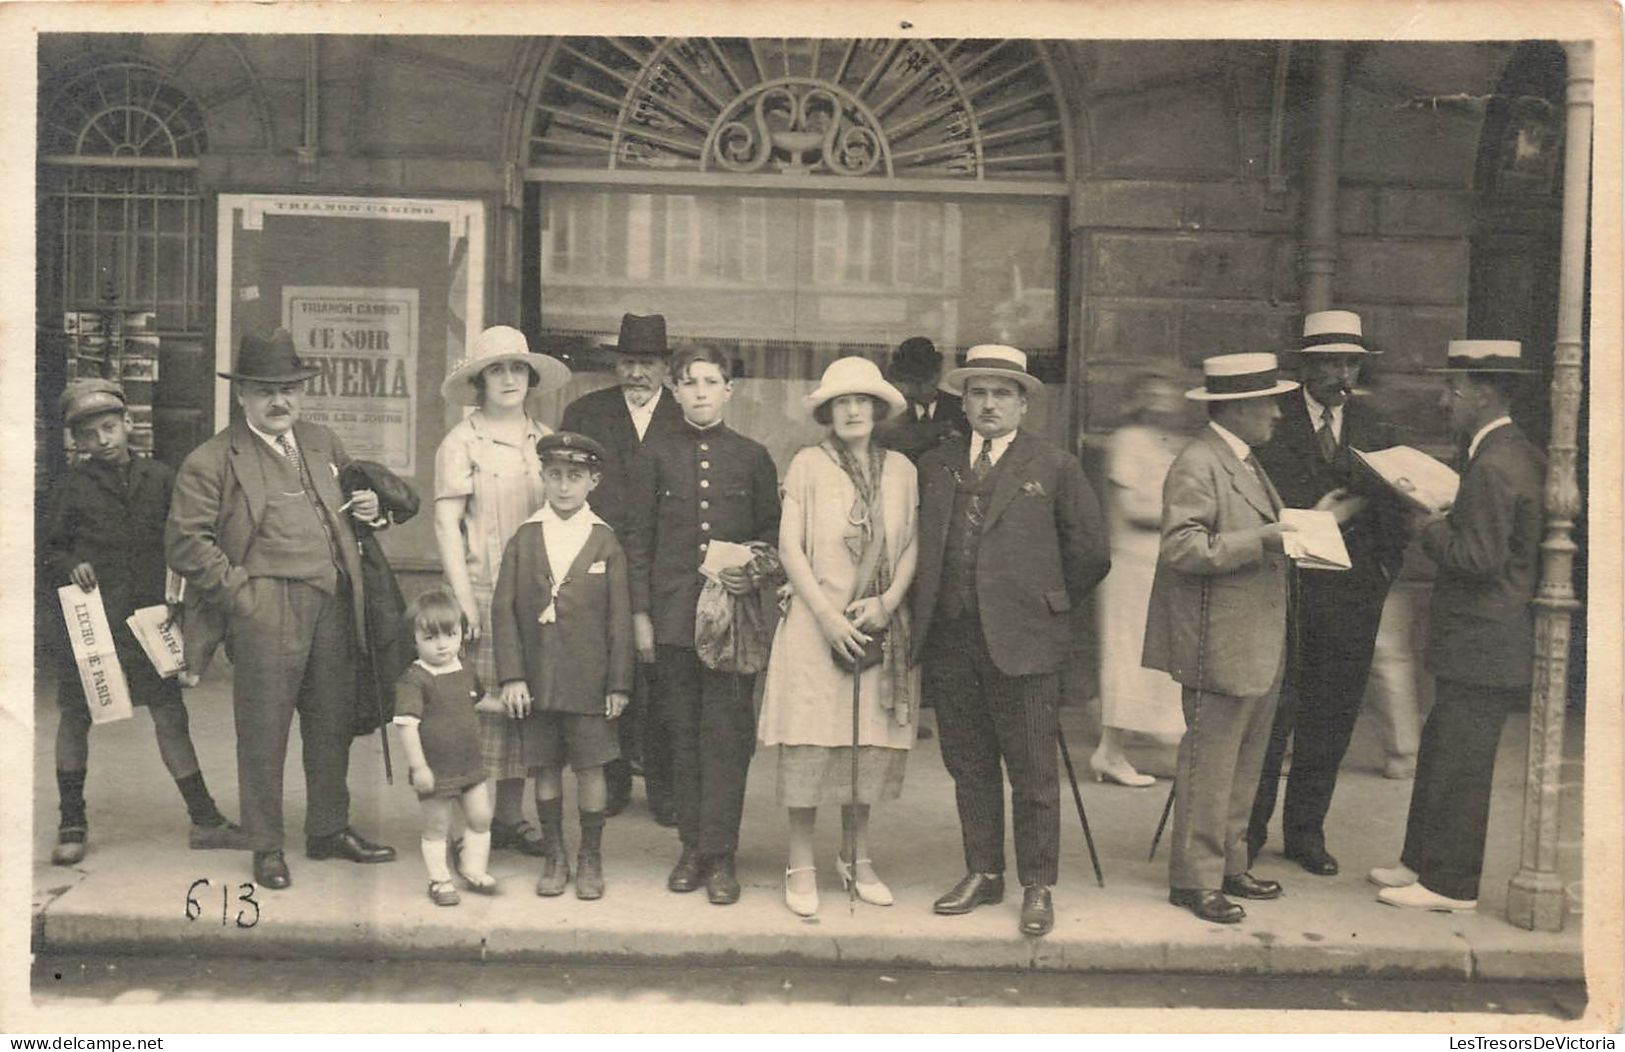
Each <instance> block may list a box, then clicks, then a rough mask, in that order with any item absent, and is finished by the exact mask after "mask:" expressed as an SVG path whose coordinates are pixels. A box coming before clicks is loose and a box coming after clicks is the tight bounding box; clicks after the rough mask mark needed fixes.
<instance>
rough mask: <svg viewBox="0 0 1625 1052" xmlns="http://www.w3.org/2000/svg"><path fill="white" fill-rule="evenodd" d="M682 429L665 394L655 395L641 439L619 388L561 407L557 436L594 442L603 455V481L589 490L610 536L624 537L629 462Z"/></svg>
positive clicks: (673, 402)
mask: <svg viewBox="0 0 1625 1052" xmlns="http://www.w3.org/2000/svg"><path fill="white" fill-rule="evenodd" d="M682 426H683V411H682V410H681V409H679V408H678V407H677V400H676V399H675V398H673V397H672V396H671V392H670V391H668V390H662V391H661V392H660V400H659V401H658V402H656V403H655V411H654V415H653V416H652V417H651V418H650V419H649V429H648V430H647V431H645V432H644V436H643V438H642V439H639V438H638V429H637V428H636V427H634V426H633V424H632V413H631V411H630V410H628V409H627V407H626V396H625V395H623V394H622V393H621V389H620V388H619V387H606V388H604V389H603V390H601V391H591V392H589V393H587V394H584V395H582V396H581V397H580V398H577V399H576V400H575V401H573V402H571V403H570V404H569V405H567V406H565V408H564V419H563V421H561V422H560V424H559V430H561V431H575V432H578V433H580V434H583V435H586V436H587V437H588V438H592V439H596V440H597V442H598V444H599V445H601V446H603V447H604V452H605V453H606V454H608V456H607V457H606V459H605V461H604V464H603V476H602V477H601V478H600V479H599V481H598V488H597V489H595V490H593V491H592V497H591V501H592V510H593V511H595V512H597V513H598V517H599V518H601V519H603V520H604V521H605V522H607V523H609V526H610V529H612V530H614V531H615V534H616V536H620V537H624V536H626V509H627V486H628V484H629V481H630V478H631V471H632V458H633V457H635V456H637V453H638V450H639V449H640V448H642V446H643V445H644V444H645V443H649V442H657V443H658V442H660V441H661V436H662V435H669V434H670V433H672V432H673V431H674V430H676V429H678V428H681V427H682Z"/></svg>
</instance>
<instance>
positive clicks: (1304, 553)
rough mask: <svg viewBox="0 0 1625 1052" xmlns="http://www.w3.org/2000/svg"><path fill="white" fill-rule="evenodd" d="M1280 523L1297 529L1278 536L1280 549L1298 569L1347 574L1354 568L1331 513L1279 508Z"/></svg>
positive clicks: (1341, 533) (1341, 532)
mask: <svg viewBox="0 0 1625 1052" xmlns="http://www.w3.org/2000/svg"><path fill="white" fill-rule="evenodd" d="M1281 521H1282V522H1284V523H1288V524H1290V525H1292V526H1294V527H1296V529H1294V530H1291V531H1289V532H1287V533H1283V534H1281V547H1282V550H1284V551H1285V552H1286V554H1287V555H1288V557H1290V558H1291V559H1292V561H1293V562H1295V563H1297V564H1298V566H1299V568H1300V569H1304V570H1347V569H1349V568H1350V567H1351V566H1353V565H1354V563H1353V562H1352V561H1351V560H1350V559H1349V551H1348V548H1347V547H1345V546H1344V544H1343V531H1342V530H1339V529H1338V528H1337V519H1336V518H1335V517H1334V516H1333V515H1332V513H1331V512H1329V511H1314V510H1312V509H1309V508H1282V509H1281Z"/></svg>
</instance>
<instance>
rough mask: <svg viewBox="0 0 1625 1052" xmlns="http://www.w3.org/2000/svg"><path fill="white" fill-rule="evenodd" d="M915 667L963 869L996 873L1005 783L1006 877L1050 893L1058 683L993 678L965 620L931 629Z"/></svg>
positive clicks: (974, 627)
mask: <svg viewBox="0 0 1625 1052" xmlns="http://www.w3.org/2000/svg"><path fill="white" fill-rule="evenodd" d="M924 657H925V661H924V668H923V669H922V676H923V679H924V688H925V696H926V697H928V698H931V699H932V700H933V701H934V702H935V704H936V708H937V730H938V733H939V734H940V735H941V738H942V762H943V764H944V766H946V767H947V768H948V773H949V774H950V775H951V776H952V777H953V780H954V802H955V803H956V804H957V805H958V808H959V829H960V836H961V838H962V839H963V840H964V846H965V868H966V869H967V870H968V871H970V872H973V873H1003V872H1004V778H1005V775H1008V776H1009V779H1010V812H1011V819H1012V823H1011V824H1012V825H1013V826H1014V828H1015V836H1016V875H1017V877H1018V878H1020V880H1021V883H1022V884H1023V885H1024V886H1026V885H1034V884H1041V885H1046V886H1047V885H1051V884H1054V883H1055V882H1056V879H1057V876H1058V874H1059V868H1060V840H1061V788H1060V782H1059V780H1058V774H1057V769H1056V762H1055V752H1056V734H1057V729H1056V706H1057V705H1058V704H1059V702H1060V693H1061V691H1060V676H1059V674H1057V673H1047V674H1044V675H1038V676H1007V675H1005V674H1004V673H1003V672H1000V671H999V669H998V666H997V665H995V664H994V663H993V658H992V656H991V655H990V654H988V651H987V640H986V638H984V636H983V635H982V625H981V622H980V620H979V619H977V617H976V616H975V615H974V614H972V615H969V616H961V617H956V618H953V619H951V620H949V621H947V622H944V623H939V624H938V625H935V626H933V628H932V630H931V637H930V639H929V640H928V641H927V643H926V649H925V655H924ZM1001 762H1002V764H1003V768H1004V770H1003V772H1002V773H1001V771H1000V765H1001Z"/></svg>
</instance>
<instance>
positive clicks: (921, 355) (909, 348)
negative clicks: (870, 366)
mask: <svg viewBox="0 0 1625 1052" xmlns="http://www.w3.org/2000/svg"><path fill="white" fill-rule="evenodd" d="M941 372H942V355H941V354H939V353H937V345H936V344H934V343H932V342H931V341H930V340H929V339H927V338H926V337H924V336H910V337H909V338H908V339H906V340H904V341H903V342H902V343H900V344H898V345H897V349H896V350H895V351H893V352H892V353H891V360H890V361H888V362H887V363H886V378H887V379H889V380H903V381H909V380H931V381H935V380H936V379H937V375H938V374H939V373H941Z"/></svg>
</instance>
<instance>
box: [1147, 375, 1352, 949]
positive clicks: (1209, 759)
mask: <svg viewBox="0 0 1625 1052" xmlns="http://www.w3.org/2000/svg"><path fill="white" fill-rule="evenodd" d="M1202 368H1203V374H1204V385H1203V386H1202V387H1199V388H1196V389H1194V390H1192V391H1188V392H1186V396H1185V397H1187V398H1189V399H1192V400H1193V401H1199V402H1206V403H1207V405H1208V426H1207V427H1206V428H1204V429H1203V430H1202V431H1200V432H1199V433H1198V434H1197V436H1196V437H1195V438H1193V439H1192V440H1191V442H1190V444H1189V445H1187V446H1186V447H1185V448H1184V450H1182V451H1181V452H1180V454H1179V456H1178V457H1176V458H1175V459H1174V463H1173V466H1172V467H1171V468H1169V470H1168V478H1167V480H1166V481H1165V482H1164V483H1163V489H1162V546H1161V550H1160V551H1159V553H1158V555H1157V568H1156V572H1155V575H1154V577H1153V579H1152V583H1151V600H1150V608H1149V611H1148V613H1147V617H1146V628H1145V650H1144V654H1143V656H1142V663H1143V664H1144V665H1145V667H1147V668H1155V669H1161V670H1163V671H1164V672H1167V673H1168V674H1169V675H1170V676H1172V677H1173V678H1174V679H1176V680H1177V681H1179V683H1180V684H1181V686H1182V688H1183V689H1182V692H1181V702H1182V704H1183V707H1184V710H1185V726H1186V731H1185V737H1184V738H1183V739H1182V740H1181V742H1180V744H1179V766H1178V772H1177V774H1176V775H1175V778H1174V831H1173V849H1172V852H1171V859H1170V864H1169V869H1168V884H1169V892H1168V901H1169V902H1171V903H1173V904H1174V905H1176V906H1182V907H1184V908H1186V909H1188V910H1190V911H1191V912H1192V913H1194V914H1195V915H1196V916H1197V917H1200V918H1201V919H1202V920H1206V921H1212V922H1214V923H1218V924H1234V923H1236V922H1238V921H1240V920H1241V919H1242V918H1243V917H1244V916H1245V915H1246V913H1245V911H1244V910H1243V909H1242V907H1241V906H1240V905H1238V904H1236V903H1234V902H1231V901H1230V899H1228V898H1226V897H1225V896H1226V895H1232V896H1235V897H1237V898H1245V899H1274V898H1278V897H1280V895H1281V885H1280V884H1279V883H1277V882H1275V881H1273V880H1260V879H1258V878H1257V877H1254V876H1253V875H1252V874H1251V873H1250V872H1248V866H1249V864H1250V861H1251V860H1250V858H1249V856H1248V852H1247V846H1246V843H1245V840H1244V839H1243V834H1244V833H1245V831H1246V826H1247V816H1248V813H1249V811H1250V810H1251V808H1252V802H1253V791H1254V788H1255V787H1256V786H1257V784H1258V769H1259V767H1260V766H1261V765H1262V763H1263V761H1264V749H1265V746H1266V745H1267V744H1268V742H1269V733H1270V721H1271V718H1272V717H1273V716H1274V715H1275V703H1276V698H1277V695H1278V693H1279V691H1280V685H1281V678H1282V673H1283V670H1284V668H1285V665H1286V655H1287V616H1288V605H1289V591H1290V581H1289V577H1288V573H1287V569H1288V560H1287V556H1286V554H1285V552H1284V550H1283V549H1284V543H1283V541H1282V533H1283V531H1285V530H1287V529H1289V528H1290V527H1287V526H1284V525H1283V524H1282V523H1281V521H1280V514H1281V507H1282V505H1281V497H1280V494H1279V493H1277V492H1276V489H1275V486H1274V485H1273V484H1272V483H1271V481H1270V477H1269V474H1268V473H1267V472H1266V471H1265V470H1264V469H1263V468H1262V467H1261V466H1259V464H1258V458H1257V457H1255V456H1254V455H1253V452H1252V450H1253V449H1254V448H1256V447H1258V446H1262V445H1264V444H1265V443H1266V442H1268V441H1269V439H1270V434H1271V433H1272V432H1273V431H1274V430H1275V424H1276V421H1277V420H1278V419H1280V416H1281V409H1280V406H1279V405H1278V404H1277V399H1276V397H1275V396H1277V395H1280V394H1284V393H1285V392H1287V391H1291V390H1294V389H1296V387H1297V386H1298V385H1297V384H1296V383H1295V382H1293V381H1290V380H1280V379H1278V374H1277V366H1276V360H1275V355H1273V354H1224V355H1217V356H1215V357H1212V358H1208V359H1207V360H1206V361H1204V362H1203V363H1202ZM1317 507H1318V508H1319V510H1325V511H1332V512H1333V514H1334V515H1337V516H1338V517H1339V518H1343V517H1346V516H1347V515H1349V514H1351V513H1352V512H1353V511H1354V510H1357V507H1358V505H1357V503H1355V502H1348V503H1343V497H1342V494H1341V493H1340V492H1334V493H1333V494H1331V495H1329V496H1328V497H1326V498H1324V499H1323V500H1322V501H1321V502H1320V503H1319V504H1318V505H1317Z"/></svg>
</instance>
